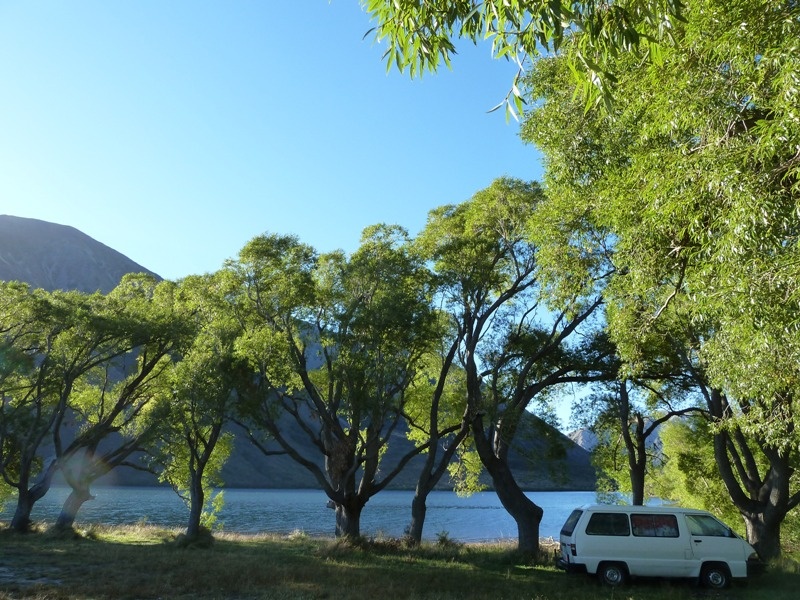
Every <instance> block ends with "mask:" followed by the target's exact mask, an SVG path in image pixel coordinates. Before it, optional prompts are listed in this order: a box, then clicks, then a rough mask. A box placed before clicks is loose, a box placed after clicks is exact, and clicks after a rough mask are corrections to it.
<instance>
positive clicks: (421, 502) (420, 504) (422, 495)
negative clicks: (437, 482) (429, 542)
mask: <svg viewBox="0 0 800 600" xmlns="http://www.w3.org/2000/svg"><path fill="white" fill-rule="evenodd" d="M428 493H429V492H428V491H427V490H421V489H420V488H419V487H417V492H416V494H414V499H413V500H412V501H411V522H410V523H409V525H408V532H407V533H408V538H409V540H410V541H411V542H412V543H413V544H414V545H416V546H418V545H419V544H421V543H422V528H423V526H424V525H425V515H426V514H427V512H428V506H427V504H426V502H427V500H428Z"/></svg>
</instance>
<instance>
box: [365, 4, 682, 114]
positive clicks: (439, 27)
mask: <svg viewBox="0 0 800 600" xmlns="http://www.w3.org/2000/svg"><path fill="white" fill-rule="evenodd" d="M361 4H362V5H363V6H364V7H365V8H366V10H367V11H368V12H369V14H370V16H371V17H372V19H373V20H374V21H375V22H376V25H375V27H374V28H373V29H372V30H370V31H371V32H374V35H375V37H376V39H377V40H378V41H380V42H383V43H385V44H386V47H387V48H386V53H385V58H386V62H387V66H388V68H392V67H393V66H396V67H397V68H398V69H399V70H400V71H404V70H408V71H409V72H410V73H411V76H412V77H413V76H415V75H417V74H422V73H423V72H424V71H436V70H437V68H438V67H439V66H441V65H442V64H445V65H447V66H450V63H451V60H452V58H453V55H455V54H456V53H457V51H456V44H457V42H458V41H459V40H460V39H463V40H465V41H470V42H472V43H475V44H477V43H478V42H481V41H485V40H490V41H491V44H492V47H491V49H492V56H493V57H495V58H503V59H506V60H513V61H514V62H515V63H517V64H518V65H519V71H518V73H517V75H516V76H515V78H514V81H513V82H512V85H511V91H510V92H509V93H508V95H507V96H506V100H505V102H504V103H501V105H502V104H505V105H506V107H507V110H508V111H509V113H510V114H513V115H514V116H517V113H515V110H516V111H519V112H521V110H522V108H523V96H522V93H521V92H520V86H518V83H519V80H520V78H521V76H522V74H523V71H524V67H525V66H526V65H527V63H528V62H529V61H530V60H531V59H533V58H534V57H536V56H538V55H540V53H547V52H557V51H559V50H560V48H561V46H562V44H563V43H564V42H565V41H566V40H567V39H570V40H574V39H577V46H576V50H577V51H576V52H575V53H573V54H572V55H571V57H570V64H571V67H572V71H573V73H574V74H575V75H576V76H577V77H576V78H575V82H576V83H577V84H578V85H579V86H580V89H582V90H583V92H584V94H585V95H587V96H589V97H590V99H592V100H598V99H601V98H605V99H609V98H610V93H609V92H610V88H611V84H613V82H614V80H615V71H614V69H613V66H612V64H611V62H610V61H609V58H612V57H614V56H616V55H618V54H620V53H631V54H633V55H635V56H636V57H637V58H639V59H642V58H644V59H647V58H648V57H650V56H652V55H656V56H657V55H658V53H659V52H660V51H661V48H662V46H668V45H669V44H671V42H672V35H673V31H674V29H675V26H676V24H678V23H680V22H681V20H682V16H681V12H682V8H683V4H684V3H683V2H681V0H620V1H617V2H594V1H591V0H590V1H588V2H572V1H569V2H565V1H564V0H512V1H508V0H486V1H483V2H475V1H472V2H464V1H463V0H439V1H437V2H397V1H395V0H362V2H361ZM576 32H577V33H580V36H578V37H577V38H573V34H574V33H576Z"/></svg>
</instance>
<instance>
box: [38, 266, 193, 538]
mask: <svg viewBox="0 0 800 600" xmlns="http://www.w3.org/2000/svg"><path fill="white" fill-rule="evenodd" d="M175 289H176V287H175V284H174V283H172V282H169V281H158V280H157V279H155V278H154V277H152V276H150V275H144V274H141V275H136V274H130V275H126V276H125V277H124V278H123V279H122V281H120V283H119V285H117V287H115V288H114V289H113V290H112V291H111V292H109V293H108V294H107V295H106V296H104V297H103V298H102V303H101V304H100V305H99V306H97V307H96V309H95V310H96V311H97V312H96V314H95V316H96V317H99V316H101V315H104V316H105V318H106V320H105V321H104V323H105V325H104V326H103V329H104V330H110V329H109V328H110V327H111V326H113V331H114V332H115V335H116V338H115V340H114V345H113V346H111V347H109V351H110V350H111V349H112V348H115V351H114V352H113V353H112V354H110V355H109V356H108V357H107V359H106V360H104V361H102V362H100V363H97V364H96V365H95V366H94V367H93V368H92V369H90V370H88V371H86V373H84V374H83V375H82V376H81V377H79V378H78V380H77V381H76V382H75V385H74V387H73V390H72V393H71V394H70V395H69V397H68V398H67V408H68V414H69V421H71V422H73V423H74V424H76V425H77V427H74V428H66V427H64V426H62V427H56V428H55V429H54V431H53V441H54V443H53V446H54V450H55V454H56V457H57V460H58V464H59V468H60V471H61V473H62V475H63V476H64V480H65V481H66V483H67V484H68V485H69V486H70V488H71V492H70V494H69V495H68V496H67V498H66V500H65V501H64V505H63V507H62V510H61V513H60V514H59V516H58V518H57V519H56V523H55V527H56V528H57V529H69V528H71V527H72V526H73V524H74V521H75V517H76V515H77V513H78V511H79V510H80V508H81V507H82V506H83V504H84V503H85V502H87V501H89V500H92V499H93V498H94V496H93V494H92V493H91V486H92V485H93V483H94V482H95V481H96V480H97V479H99V478H100V477H102V476H104V475H106V474H108V473H109V472H110V471H111V470H113V469H116V468H119V467H128V468H133V469H138V470H147V469H148V467H147V465H146V463H145V462H144V461H142V460H141V458H142V456H143V455H144V454H146V453H147V452H148V451H149V448H150V447H151V444H152V442H153V437H154V433H153V425H154V424H153V421H152V420H151V419H150V418H149V412H150V410H151V408H152V404H154V402H155V399H156V397H157V395H158V394H157V390H158V388H159V386H160V380H161V379H163V377H164V375H165V371H166V370H167V369H168V368H169V366H170V365H171V363H172V357H173V353H175V352H176V351H177V350H178V349H179V348H181V347H182V346H183V345H184V344H186V343H187V339H188V338H189V337H190V333H191V331H190V330H189V328H188V327H187V326H186V322H185V319H183V318H182V317H181V316H180V314H179V311H178V310H176V304H175V298H174V294H175ZM101 310H102V313H100V312H99V311H101Z"/></svg>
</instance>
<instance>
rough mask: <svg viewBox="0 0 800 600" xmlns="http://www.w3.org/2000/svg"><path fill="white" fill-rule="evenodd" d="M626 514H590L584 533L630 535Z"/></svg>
mask: <svg viewBox="0 0 800 600" xmlns="http://www.w3.org/2000/svg"><path fill="white" fill-rule="evenodd" d="M630 534H631V528H630V525H629V524H628V515H626V514H625V513H601V512H597V513H594V514H592V516H591V518H590V519H589V522H588V523H587V524H586V535H630Z"/></svg>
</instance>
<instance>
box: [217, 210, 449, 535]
mask: <svg viewBox="0 0 800 600" xmlns="http://www.w3.org/2000/svg"><path fill="white" fill-rule="evenodd" d="M228 269H229V270H230V272H231V273H232V274H233V275H234V276H235V277H237V278H238V280H239V282H240V285H241V292H240V294H239V296H238V297H237V298H236V299H235V300H234V302H235V304H236V307H237V310H238V311H239V312H240V321H241V323H242V324H243V326H244V331H243V334H242V337H241V339H240V341H239V350H240V352H241V353H242V354H243V355H244V356H246V357H247V358H248V360H249V361H250V364H251V365H252V366H253V368H254V369H255V371H256V373H257V375H258V377H257V386H256V389H255V390H251V392H250V394H249V396H250V398H251V399H254V401H253V402H251V405H250V412H249V419H250V420H251V421H252V422H254V423H256V424H257V425H258V426H259V427H261V428H262V429H263V430H265V431H266V432H267V433H268V434H269V436H271V437H272V438H273V439H274V440H275V442H276V443H277V444H278V445H279V446H280V447H281V449H282V450H283V451H284V452H286V453H287V454H288V455H289V456H290V457H292V458H293V459H294V460H295V461H297V462H298V463H299V464H300V465H301V466H303V467H305V468H306V469H308V470H309V471H310V472H311V473H312V474H313V475H314V476H315V477H316V479H317V481H318V482H319V484H320V486H321V487H322V489H323V490H324V491H325V493H326V494H327V495H328V497H329V498H330V500H331V501H332V503H333V505H334V507H335V514H336V533H337V535H341V536H347V537H357V536H358V535H360V517H361V511H362V509H363V507H364V505H365V504H366V502H367V501H368V500H369V498H371V497H372V496H373V495H375V494H376V493H378V492H380V491H381V490H382V489H384V488H385V487H386V485H388V484H389V483H390V482H391V481H392V479H394V477H396V475H397V473H399V472H400V470H401V469H402V468H403V467H404V466H405V464H406V463H407V462H408V461H409V460H410V459H411V458H412V457H413V456H414V455H416V454H418V453H419V452H421V451H422V450H424V448H425V447H424V446H421V447H418V448H414V449H413V450H412V451H411V452H409V453H408V454H407V455H405V456H403V457H402V458H401V459H400V460H399V463H398V464H397V465H395V466H393V467H392V468H386V469H382V468H381V465H382V463H381V459H382V457H383V455H384V453H385V451H386V448H387V444H388V443H389V440H390V438H391V437H392V434H393V433H394V432H395V431H396V430H397V427H398V425H399V424H400V423H401V422H402V413H403V408H404V405H405V402H406V391H407V389H408V387H409V385H410V384H411V382H412V381H413V379H414V374H415V372H416V369H417V366H418V363H419V361H420V360H421V358H422V357H423V356H424V355H425V354H426V353H427V352H428V351H429V350H430V347H431V344H432V342H433V341H434V340H435V332H436V328H435V327H434V324H435V319H434V316H433V312H432V309H431V304H430V285H429V277H428V272H427V270H426V269H425V268H424V265H423V263H422V260H421V258H419V257H418V256H416V255H415V254H414V253H413V251H412V249H411V247H410V244H409V243H408V239H407V234H406V232H405V231H404V230H402V229H401V228H398V227H390V226H385V225H379V226H374V227H371V228H368V229H366V230H365V232H364V234H363V236H362V242H361V246H360V247H359V249H358V250H357V251H356V252H355V253H354V254H353V255H352V256H351V257H349V258H347V257H346V256H344V254H342V253H338V252H337V253H332V254H328V255H323V256H317V255H316V253H315V252H314V251H313V249H312V248H310V247H308V246H305V245H303V244H300V243H299V242H298V241H297V240H296V239H295V238H292V237H280V236H261V237H257V238H255V239H254V240H252V241H251V242H250V243H248V244H247V245H246V246H245V248H243V249H242V251H241V252H240V254H239V259H238V261H236V262H234V263H231V264H230V265H229V266H228ZM281 419H289V420H291V421H293V422H294V424H295V426H296V427H298V428H299V429H300V431H302V432H303V435H305V436H307V437H308V438H309V440H310V441H311V442H312V445H313V447H314V448H317V449H318V450H319V452H320V455H319V456H308V455H305V454H302V452H301V448H300V447H299V445H297V444H293V443H292V439H291V438H290V437H289V436H287V435H286V427H285V426H284V425H283V424H282V422H281ZM284 423H285V421H284ZM262 447H263V446H262ZM320 458H321V459H322V462H323V464H320Z"/></svg>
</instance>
